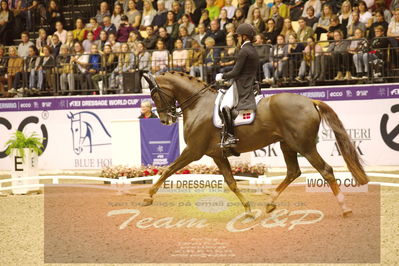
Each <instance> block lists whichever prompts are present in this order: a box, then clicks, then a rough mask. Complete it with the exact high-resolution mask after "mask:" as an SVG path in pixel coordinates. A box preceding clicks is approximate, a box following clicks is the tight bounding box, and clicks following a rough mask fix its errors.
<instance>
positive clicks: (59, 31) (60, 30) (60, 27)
mask: <svg viewBox="0 0 399 266" xmlns="http://www.w3.org/2000/svg"><path fill="white" fill-rule="evenodd" d="M55 29H56V32H54V35H57V36H58V38H59V39H60V41H61V43H62V44H65V43H66V40H67V31H66V30H64V24H62V22H61V21H57V22H56V23H55ZM72 37H73V35H72Z"/></svg>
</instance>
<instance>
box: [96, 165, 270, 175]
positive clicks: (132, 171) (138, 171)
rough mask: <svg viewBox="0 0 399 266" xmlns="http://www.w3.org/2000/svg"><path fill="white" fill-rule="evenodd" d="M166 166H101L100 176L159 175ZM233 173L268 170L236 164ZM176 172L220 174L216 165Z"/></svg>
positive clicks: (190, 166)
mask: <svg viewBox="0 0 399 266" xmlns="http://www.w3.org/2000/svg"><path fill="white" fill-rule="evenodd" d="M166 168H167V166H138V167H127V166H122V165H118V166H111V167H106V168H103V169H102V171H101V176H102V177H106V178H118V177H120V176H126V177H127V178H134V177H143V176H154V175H161V174H162V173H163V172H164V171H165V170H166ZM231 169H232V173H233V175H240V176H259V175H264V174H266V173H267V172H268V167H267V166H266V165H264V164H256V165H249V164H236V165H232V166H231ZM176 174H210V175H218V174H220V172H219V169H218V168H217V167H216V166H208V165H189V166H187V167H185V168H183V169H181V170H180V171H178V172H177V173H176Z"/></svg>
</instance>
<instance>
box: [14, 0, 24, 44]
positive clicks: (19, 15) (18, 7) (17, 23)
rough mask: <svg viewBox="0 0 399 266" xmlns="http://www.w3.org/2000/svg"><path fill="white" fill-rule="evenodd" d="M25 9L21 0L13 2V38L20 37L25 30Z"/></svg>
mask: <svg viewBox="0 0 399 266" xmlns="http://www.w3.org/2000/svg"><path fill="white" fill-rule="evenodd" d="M24 10H25V7H22V1H21V0H17V2H14V1H13V2H11V11H12V14H13V18H14V32H13V34H11V38H19V36H20V34H21V32H22V31H23V26H24V25H23V24H24V21H25V17H24V14H25V13H24Z"/></svg>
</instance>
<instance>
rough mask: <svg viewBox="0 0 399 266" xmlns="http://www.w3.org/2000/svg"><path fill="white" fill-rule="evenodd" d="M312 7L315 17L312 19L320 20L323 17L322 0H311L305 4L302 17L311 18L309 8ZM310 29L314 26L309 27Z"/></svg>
mask: <svg viewBox="0 0 399 266" xmlns="http://www.w3.org/2000/svg"><path fill="white" fill-rule="evenodd" d="M309 7H312V11H313V15H312V17H313V16H314V17H316V18H319V17H320V15H321V2H320V0H309V1H307V2H306V3H305V6H304V7H303V12H302V17H304V18H305V17H309V13H308V8H309ZM308 26H309V27H313V25H308Z"/></svg>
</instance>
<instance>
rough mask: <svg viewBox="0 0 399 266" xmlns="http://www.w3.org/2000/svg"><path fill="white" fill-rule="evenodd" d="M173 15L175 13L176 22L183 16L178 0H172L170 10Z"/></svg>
mask: <svg viewBox="0 0 399 266" xmlns="http://www.w3.org/2000/svg"><path fill="white" fill-rule="evenodd" d="M170 11H172V12H173V13H175V19H176V21H179V20H180V19H181V17H182V16H183V9H182V8H181V6H180V2H179V1H178V0H174V1H173V3H172V9H170Z"/></svg>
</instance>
